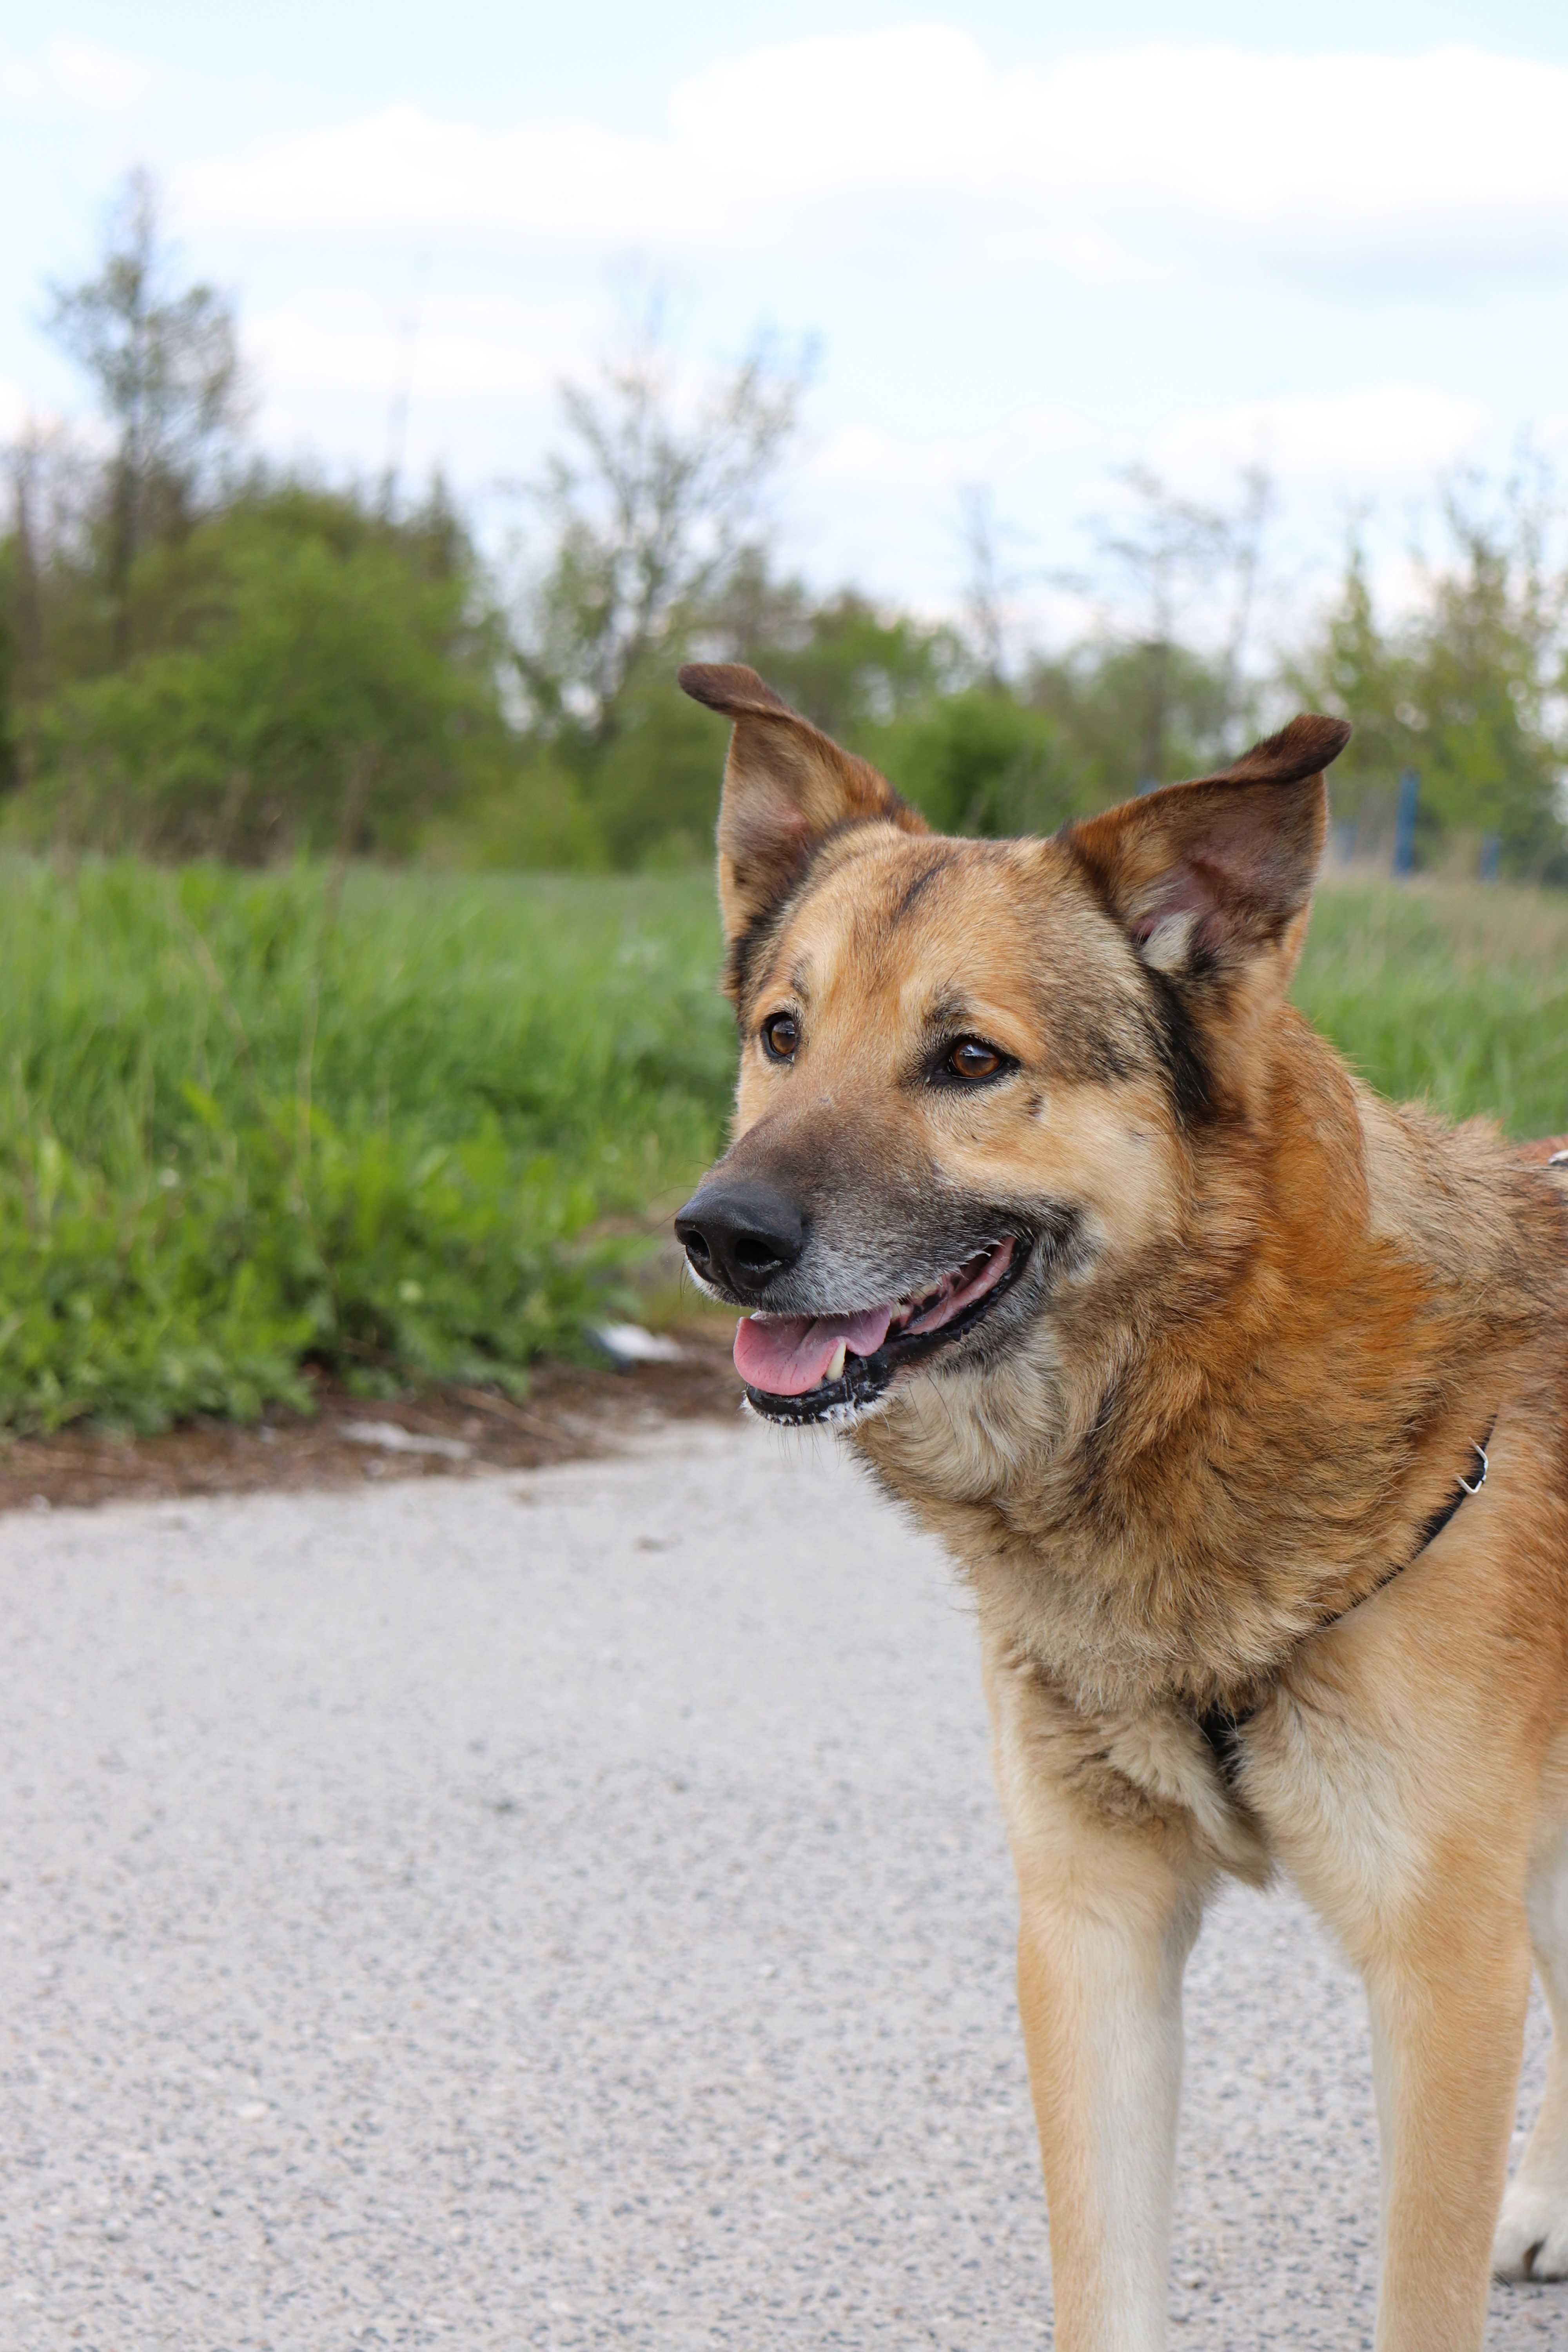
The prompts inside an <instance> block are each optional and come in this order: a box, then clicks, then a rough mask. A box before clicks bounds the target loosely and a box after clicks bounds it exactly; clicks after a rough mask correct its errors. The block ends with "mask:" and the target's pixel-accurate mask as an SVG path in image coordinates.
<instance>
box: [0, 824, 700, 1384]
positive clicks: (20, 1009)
mask: <svg viewBox="0 0 1568 2352" xmlns="http://www.w3.org/2000/svg"><path fill="white" fill-rule="evenodd" d="M710 908H711V887H710V883H709V882H708V880H707V877H698V876H692V877H685V876H681V877H673V878H660V879H658V880H657V881H646V882H645V881H638V880H636V879H632V878H616V879H610V880H589V879H586V878H581V879H579V878H574V877H526V878H525V877H517V878H512V877H506V878H498V879H495V880H478V881H476V880H472V879H468V880H463V881H452V880H447V879H442V878H438V877H418V876H389V875H384V874H379V873H374V872H363V873H362V872H354V873H351V874H350V875H349V877H347V881H346V885H345V886H344V887H342V893H341V898H340V897H339V895H338V893H337V891H336V889H335V887H334V885H333V882H332V880H331V877H329V876H328V875H326V874H324V873H322V872H321V871H320V870H317V871H310V870H306V871H296V872H289V873H284V874H271V875H263V876H246V875H236V874H232V873H223V872H219V871H216V870H212V869H205V868H198V869H191V870H187V871H186V872H184V873H183V874H180V875H177V876H176V875H170V874H167V873H163V872H160V871H157V870H154V869H151V868H148V867H144V866H136V865H133V864H131V863H117V864H110V865H105V866H81V867H79V868H78V869H76V870H74V871H72V872H69V873H58V872H55V871H53V870H51V869H49V868H48V867H46V866H37V865H26V864H13V865H10V866H0V923H3V924H4V938H5V960H4V966H3V970H4V974H5V982H4V997H3V1014H4V1019H3V1030H0V1034H3V1037H4V1045H3V1048H0V1424H5V1425H9V1426H12V1427H15V1428H40V1427H42V1428H47V1427H50V1426H53V1425H58V1423H62V1422H65V1421H68V1420H73V1419H77V1418H79V1417H81V1416H83V1415H91V1416H95V1417H97V1418H99V1419H100V1420H103V1421H107V1422H110V1423H119V1424H121V1425H129V1426H132V1427H135V1428H138V1429H151V1428H156V1427H160V1426H163V1425H165V1424H166V1423H168V1422H169V1421H171V1420H173V1419H175V1418H178V1417H179V1416H181V1415H182V1414H188V1413H190V1412H198V1411H201V1412H216V1413H226V1414H233V1415H238V1416H242V1417H243V1416H248V1415H252V1414H254V1413H256V1412H258V1411H259V1410H260V1409H261V1408H262V1407H263V1406H264V1405H265V1404H267V1403H268V1402H271V1401H273V1400H289V1401H294V1402H305V1401H307V1399H308V1394H309V1389H308V1383H307V1381H306V1380H305V1378H304V1377H303V1372H302V1368H303V1367H305V1366H308V1365H315V1366H319V1367H321V1368H322V1369H323V1370H328V1371H330V1372H331V1373H334V1374H336V1375H338V1376H341V1377H347V1378H349V1379H350V1380H353V1381H356V1382H358V1383H359V1384H361V1385H363V1386H366V1387H370V1388H374V1387H377V1386H383V1387H384V1386H388V1385H391V1384H395V1383H404V1384H406V1383H409V1382H417V1381H428V1380H435V1379H451V1378H457V1379H467V1380H477V1379H484V1380H495V1379H500V1380H503V1381H505V1380H515V1379H516V1376H517V1375H519V1374H520V1373H521V1370H522V1368H523V1367H524V1366H525V1365H526V1364H527V1363H528V1361H529V1360H530V1359H531V1358H532V1357H534V1356H536V1355H538V1354H541V1353H543V1352H558V1351H561V1350H566V1351H571V1350H572V1349H574V1348H576V1347H577V1346H579V1345H580V1344H581V1339H580V1335H581V1331H582V1326H583V1323H584V1318H585V1317H586V1316H587V1315H589V1314H590V1313H591V1312H592V1311H593V1309H594V1307H595V1304H596V1303H603V1301H604V1300H605V1297H606V1295H608V1296H610V1297H614V1295H615V1294H614V1288H613V1283H612V1285H611V1286H610V1288H609V1290H608V1293H606V1276H613V1273H614V1269H615V1266H616V1264H617V1262H619V1263H623V1264H624V1262H625V1260H626V1255H627V1250H626V1243H625V1242H624V1241H622V1242H620V1243H619V1244H616V1242H615V1241H614V1240H606V1239H605V1237H604V1234H603V1231H602V1228H603V1226H604V1223H605V1220H607V1219H615V1218H617V1217H618V1218H620V1219H623V1220H625V1219H626V1218H628V1217H640V1216H642V1215H644V1214H646V1212H647V1208H648V1205H649V1203H650V1202H653V1201H656V1200H658V1199H659V1198H660V1197H661V1196H668V1194H670V1193H671V1192H676V1194H677V1197H679V1188H680V1187H682V1186H683V1185H684V1184H685V1183H686V1181H687V1180H688V1179H689V1178H690V1177H691V1176H692V1175H694V1174H695V1173H696V1171H699V1170H700V1168H701V1167H702V1165H703V1164H704V1163H705V1161H706V1160H708V1159H709V1158H710V1156H711V1153H712V1150H713V1149H714V1146H715V1144H716V1142H717V1139H718V1135H719V1130H720V1127H721V1121H722V1116H723V1104H724V1100H725V1097H726V1093H727V1089H728V1086H729V1079H730V1064H731V1042H730V1041H731V1034H732V1033H731V1026H730V1020H729V1014H728V1011H727V1008H726V1007H725V1006H724V1005H723V1003H721V1000H720V999H719V998H718V996H717V995H716V993H715V992H714V988H713V970H714V961H715V954H716V943H715V936H714V925H713V918H712V914H711V911H710ZM595 1227H598V1228H600V1229H601V1230H600V1232H599V1233H598V1234H597V1235H595V1232H594V1231H593V1230H592V1229H594V1228H595Z"/></svg>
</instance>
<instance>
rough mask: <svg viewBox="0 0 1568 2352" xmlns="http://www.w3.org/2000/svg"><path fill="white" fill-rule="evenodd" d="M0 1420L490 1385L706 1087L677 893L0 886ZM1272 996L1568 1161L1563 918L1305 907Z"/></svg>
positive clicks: (665, 1190)
mask: <svg viewBox="0 0 1568 2352" xmlns="http://www.w3.org/2000/svg"><path fill="white" fill-rule="evenodd" d="M0 922H3V923H4V927H5V929H4V940H5V950H4V963H3V965H0V971H3V973H4V983H3V992H0V1012H3V1029H0V1037H3V1045H0V1425H3V1426H9V1427H11V1428H16V1429H38V1428H48V1427H51V1426H55V1425H58V1423H63V1422H66V1421H70V1420H75V1419H79V1418H81V1417H83V1416H90V1417H94V1418H96V1419H98V1420H100V1421H102V1422H105V1423H114V1424H118V1425H121V1426H131V1427H135V1428H140V1429H151V1428H156V1427H160V1426H163V1425H164V1424H166V1423H168V1422H169V1421H171V1420H174V1419H177V1418H178V1417H180V1416H181V1415H184V1414H188V1413H191V1412H216V1413H226V1414H232V1415H237V1416H242V1417H243V1416H247V1415H251V1414H254V1413H256V1412H258V1411H260V1410H261V1409H262V1408H263V1407H264V1406H265V1405H266V1404H268V1402H274V1401H281V1400H293V1401H297V1402H304V1401H306V1400H307V1398H308V1395H309V1381H308V1378H307V1370H308V1368H310V1367H312V1366H315V1367H320V1368H321V1369H322V1370H326V1371H329V1372H331V1373H332V1374H334V1375H336V1376H338V1377H343V1378H347V1379H349V1380H351V1381H355V1382H357V1383H359V1384H360V1385H363V1386H365V1387H368V1388H373V1389H374V1388H375V1387H377V1386H380V1387H387V1386H390V1385H394V1384H409V1383H416V1382H418V1381H430V1380H438V1379H451V1378H457V1379H467V1380H476V1379H478V1380H499V1381H503V1382H511V1383H513V1384H515V1383H517V1382H518V1381H521V1378H522V1377H523V1375H524V1372H525V1368H526V1366H527V1364H528V1362H529V1361H530V1360H531V1359H532V1358H533V1357H535V1356H537V1355H539V1354H541V1353H543V1352H559V1351H561V1350H571V1349H574V1348H575V1347H577V1346H578V1345H579V1344H580V1335H581V1331H582V1327H583V1323H584V1318H586V1317H587V1316H588V1315H590V1314H591V1313H592V1312H593V1311H594V1310H595V1306H597V1305H601V1304H603V1303H604V1301H605V1298H606V1297H613V1296H614V1295H615V1286H616V1281H617V1279H618V1278H619V1276H618V1271H617V1270H618V1269H624V1267H625V1265H626V1258H627V1253H628V1247H629V1246H630V1244H628V1241H627V1239H626V1234H628V1233H629V1232H630V1231H631V1229H632V1228H634V1227H635V1226H636V1225H637V1224H638V1223H646V1220H647V1214H648V1212H649V1210H650V1208H651V1207H652V1206H654V1205H655V1204H659V1203H662V1204H664V1205H665V1206H666V1207H668V1205H670V1204H672V1203H673V1202H674V1201H676V1200H677V1199H679V1196H680V1193H681V1192H683V1191H684V1190H685V1189H686V1187H687V1186H688V1184H689V1181H690V1180H691V1179H692V1177H693V1176H694V1175H695V1174H696V1173H697V1172H698V1171H700V1169H701V1167H702V1166H703V1165H704V1164H705V1162H706V1161H707V1160H708V1159H709V1158H710V1156H711V1154H712V1152H713V1150H714V1149H715V1148H716V1146H717V1144H718V1141H719V1139H720V1136H721V1130H722V1126H723V1119H724V1112H725V1107H726V1104H727V1101H728V1097H729V1091H730V1086H731V1068H732V1044H731V1027H730V1021H729V1014H728V1012H727V1009H726V1007H725V1006H724V1004H723V1003H722V1002H721V999H720V998H719V997H718V995H717V993H716V992H715V990H714V986H713V976H714V971H715V968H716V964H717V957H718V940H717V929H716V925H715V922H714V918H713V913H712V903H711V886H710V881H709V878H708V877H707V876H706V875H674V876H659V877H646V878H642V879H634V878H626V877H547V876H526V877H493V878H490V879H479V880H476V879H472V878H466V879H454V878H447V877H432V876H417V875H386V874H381V873H374V872H360V871H355V872H353V873H351V874H350V875H349V876H348V877H347V878H346V881H345V882H342V887H341V890H340V888H339V886H338V884H337V883H336V882H334V880H333V878H332V877H331V876H330V875H329V874H327V873H325V872H324V871H322V870H320V869H300V870H293V871H289V872H285V873H276V874H268V875H258V876H253V875H239V874H233V873H225V872H220V871H217V870H214V869H209V868H193V869H190V870H187V871H185V872H184V873H182V874H178V875H172V874H168V873H165V872H161V871H158V870H155V869H152V868H149V867H146V866H138V865H135V864H132V863H130V862H124V863H117V864H109V865H84V866H79V867H77V868H74V869H64V870H57V869H55V868H52V867H50V866H44V865H38V864H31V863H26V862H21V861H16V862H12V863H8V864H0ZM1297 993H1298V996H1299V999H1300V1003H1302V1005H1303V1006H1304V1007H1305V1009H1306V1010H1307V1011H1308V1012H1309V1013H1310V1014H1311V1016H1312V1017H1313V1019H1315V1020H1316V1021H1317V1022H1318V1023H1319V1024H1320V1025H1321V1026H1322V1027H1323V1028H1324V1029H1325V1030H1327V1032H1328V1033H1329V1034H1331V1036H1332V1037H1334V1039H1335V1040H1336V1042H1337V1043H1338V1044H1339V1045H1341V1046H1342V1048H1343V1049H1344V1050H1345V1051H1346V1052H1347V1053H1348V1054H1350V1055H1351V1056H1352V1059H1353V1060H1354V1061H1355V1062H1356V1064H1357V1066H1359V1067H1360V1068H1361V1069H1362V1070H1363V1072H1364V1074H1365V1075H1366V1076H1367V1077H1368V1078H1369V1079H1371V1081H1372V1082H1373V1084H1374V1085H1375V1086H1378V1087H1381V1088H1383V1089H1384V1091H1386V1092H1389V1093H1393V1094H1398V1095H1409V1094H1425V1095H1426V1096H1427V1097H1429V1098H1430V1099H1431V1100H1432V1101H1433V1102H1434V1103H1436V1105H1437V1106H1438V1108H1441V1109H1443V1110H1445V1111H1447V1112H1448V1113H1450V1114H1453V1115H1456V1116H1459V1115H1464V1114H1466V1113H1468V1112H1472V1111H1478V1110H1485V1111H1490V1112H1492V1113H1494V1114H1495V1115H1497V1116H1498V1117H1499V1118H1501V1119H1502V1121H1503V1123H1504V1124H1505V1125H1506V1126H1507V1127H1508V1128H1509V1129H1510V1130H1511V1131H1513V1132H1514V1133H1517V1134H1533V1133H1543V1132H1547V1131H1554V1130H1557V1129H1568V1018H1565V1014H1568V898H1549V897H1545V896H1540V895H1536V894H1532V893H1530V892H1525V891H1511V890H1500V889H1493V890H1479V889H1478V890H1471V891H1468V892H1465V891H1453V892H1439V891H1436V890H1432V891H1428V890H1426V889H1421V890H1409V891H1395V890H1394V889H1392V888H1390V887H1386V886H1384V887H1374V886H1369V887H1338V888H1333V889H1330V890H1328V891H1326V892H1325V893H1324V894H1323V896H1322V898H1321V901H1320V904H1319V908H1318V911H1317V913H1316V916H1315V918H1314V923H1313V929H1312V934H1311V939H1310V944H1309V949H1308V953H1307V957H1306V961H1305V964H1304V967H1303V971H1302V974H1301V979H1300V986H1299V988H1298V992H1297Z"/></svg>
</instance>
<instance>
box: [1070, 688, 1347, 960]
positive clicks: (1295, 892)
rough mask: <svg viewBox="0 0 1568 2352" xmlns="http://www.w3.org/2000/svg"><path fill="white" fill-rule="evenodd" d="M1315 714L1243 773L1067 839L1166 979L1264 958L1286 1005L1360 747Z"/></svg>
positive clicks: (1250, 759)
mask: <svg viewBox="0 0 1568 2352" xmlns="http://www.w3.org/2000/svg"><path fill="white" fill-rule="evenodd" d="M1350 731H1351V730H1350V729H1349V728H1348V727H1347V726H1346V725H1345V723H1344V721H1343V720H1342V719H1325V718H1321V717H1319V716H1316V715H1314V714H1312V713H1310V712H1309V713H1306V714H1304V715H1303V716H1302V717H1301V718H1300V719H1292V720H1291V721H1290V724H1289V727H1287V728H1285V729H1283V730H1282V731H1281V732H1280V733H1279V734H1278V735H1271V736H1269V738H1268V741H1267V742H1263V743H1256V744H1254V746H1253V748H1252V750H1251V751H1247V752H1244V753H1243V755H1242V757H1241V758H1240V759H1239V760H1237V762H1236V764H1235V766H1234V767H1230V768H1226V769H1225V770H1223V771H1222V772H1221V773H1220V774H1218V775H1215V776H1200V777H1199V778H1198V779H1197V781H1196V782H1194V783H1190V784H1171V785H1168V786H1167V787H1166V788H1165V790H1164V791H1163V792H1156V793H1146V794H1145V795H1144V796H1143V798H1142V800H1136V801H1127V802H1124V803H1123V804H1122V805H1121V807H1120V808H1113V809H1108V810H1107V811H1106V813H1105V814H1104V815H1103V816H1096V817H1089V818H1087V819H1086V820H1084V821H1083V822H1082V823H1080V824H1074V825H1070V826H1068V828H1067V830H1066V831H1065V832H1064V834H1063V835H1062V839H1063V840H1064V842H1065V843H1066V845H1068V848H1069V849H1071V850H1072V851H1073V852H1074V854H1075V855H1076V856H1078V857H1079V860H1080V861H1081V862H1082V864H1083V865H1084V866H1085V867H1087V869H1088V871H1089V877H1090V879H1091V880H1092V882H1093V884H1094V887H1095V889H1096V891H1097V893H1098V895H1099V897H1100V900H1101V903H1102V904H1103V905H1104V906H1105V907H1106V908H1108V909H1109V911H1110V913H1111V914H1112V915H1113V916H1114V917H1115V919H1116V920H1117V921H1118V922H1119V923H1121V925H1122V927H1123V929H1125V930H1126V931H1127V933H1128V936H1129V937H1130V938H1131V941H1132V944H1133V946H1134V947H1135V948H1136V949H1137V950H1138V952H1139V954H1140V955H1141V956H1142V959H1143V961H1144V962H1145V963H1147V964H1150V965H1152V967H1153V969H1154V970H1155V971H1163V972H1164V973H1166V974H1167V975H1168V976H1169V977H1170V978H1171V979H1172V980H1173V981H1181V980H1184V979H1191V980H1200V979H1206V978H1210V977H1220V976H1223V975H1224V974H1226V972H1230V971H1239V970H1240V969H1241V968H1242V967H1244V966H1247V965H1250V964H1253V963H1255V962H1257V961H1259V960H1262V961H1266V962H1267V963H1268V965H1270V966H1271V967H1273V970H1274V972H1275V976H1276V979H1277V982H1278V987H1277V992H1278V994H1279V995H1283V993H1284V991H1285V988H1286V987H1287V985H1288V984H1289V977H1290V973H1291V971H1292V970H1293V969H1294V967H1295V962H1296V958H1297V956H1298V955H1299V954H1300V947H1301V940H1302V938H1303V936H1304V934H1305V930H1306V913H1307V906H1308V901H1309V900H1310V897H1311V893H1312V882H1313V877H1315V875H1316V873H1317V870H1318V860H1319V858H1320V856H1321V854H1322V847H1323V835H1324V832H1325V829H1326V827H1327V823H1328V793H1327V791H1326V789H1325V787H1324V783H1323V771H1324V769H1325V768H1326V767H1327V766H1328V765H1329V762H1330V761H1331V760H1334V759H1337V758H1338V756H1339V754H1340V752H1341V751H1343V750H1344V747H1345V745H1346V743H1347V742H1348V741H1349V740H1350ZM1272 992H1275V991H1271V993H1272Z"/></svg>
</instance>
